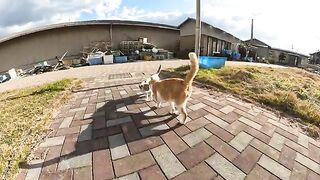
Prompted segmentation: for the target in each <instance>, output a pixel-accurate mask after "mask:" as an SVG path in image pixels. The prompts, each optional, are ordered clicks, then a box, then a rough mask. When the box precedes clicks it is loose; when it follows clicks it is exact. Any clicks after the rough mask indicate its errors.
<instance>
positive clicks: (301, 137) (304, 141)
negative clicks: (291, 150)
mask: <svg viewBox="0 0 320 180" xmlns="http://www.w3.org/2000/svg"><path fill="white" fill-rule="evenodd" d="M309 139H310V138H309V137H308V136H306V135H304V134H302V133H299V136H298V144H300V145H302V146H304V147H305V148H308V147H309Z"/></svg>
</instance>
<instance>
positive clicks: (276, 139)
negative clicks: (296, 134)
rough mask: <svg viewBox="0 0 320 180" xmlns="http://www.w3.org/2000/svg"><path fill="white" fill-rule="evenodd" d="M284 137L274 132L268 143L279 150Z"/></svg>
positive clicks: (282, 144)
mask: <svg viewBox="0 0 320 180" xmlns="http://www.w3.org/2000/svg"><path fill="white" fill-rule="evenodd" d="M285 139H286V138H285V137H283V136H281V135H280V134H278V133H274V134H273V136H272V138H271V140H270V143H269V145H270V146H272V147H274V148H275V149H277V150H279V151H281V149H282V147H283V146H284V142H285Z"/></svg>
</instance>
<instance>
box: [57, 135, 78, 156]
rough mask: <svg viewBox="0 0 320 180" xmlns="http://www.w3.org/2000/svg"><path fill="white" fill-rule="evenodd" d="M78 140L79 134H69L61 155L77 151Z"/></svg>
mask: <svg viewBox="0 0 320 180" xmlns="http://www.w3.org/2000/svg"><path fill="white" fill-rule="evenodd" d="M77 140H78V135H77V134H71V135H67V136H66V139H65V141H64V144H63V147H62V151H61V155H62V156H63V155H67V154H70V153H72V152H74V151H76V143H77Z"/></svg>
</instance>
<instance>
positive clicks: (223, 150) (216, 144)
mask: <svg viewBox="0 0 320 180" xmlns="http://www.w3.org/2000/svg"><path fill="white" fill-rule="evenodd" d="M206 142H207V143H208V144H209V145H210V146H211V147H212V148H213V149H215V150H216V151H217V152H219V153H220V154H221V155H222V156H224V157H225V158H227V159H228V160H230V161H233V160H234V159H235V158H236V157H237V156H238V155H239V154H240V153H239V152H238V151H237V150H236V149H234V148H233V147H232V146H230V145H229V144H227V143H226V142H224V141H222V140H221V139H219V138H218V137H217V136H215V135H213V136H211V137H210V138H209V139H207V140H206Z"/></svg>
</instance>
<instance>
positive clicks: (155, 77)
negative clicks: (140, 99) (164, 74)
mask: <svg viewBox="0 0 320 180" xmlns="http://www.w3.org/2000/svg"><path fill="white" fill-rule="evenodd" d="M160 72H161V65H160V66H159V68H158V70H157V72H156V73H155V74H152V75H151V77H149V78H148V79H146V80H144V81H142V82H141V83H140V85H139V88H140V89H141V90H142V91H149V90H150V85H149V83H150V81H152V80H155V81H159V80H160V77H159V74H160Z"/></svg>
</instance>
